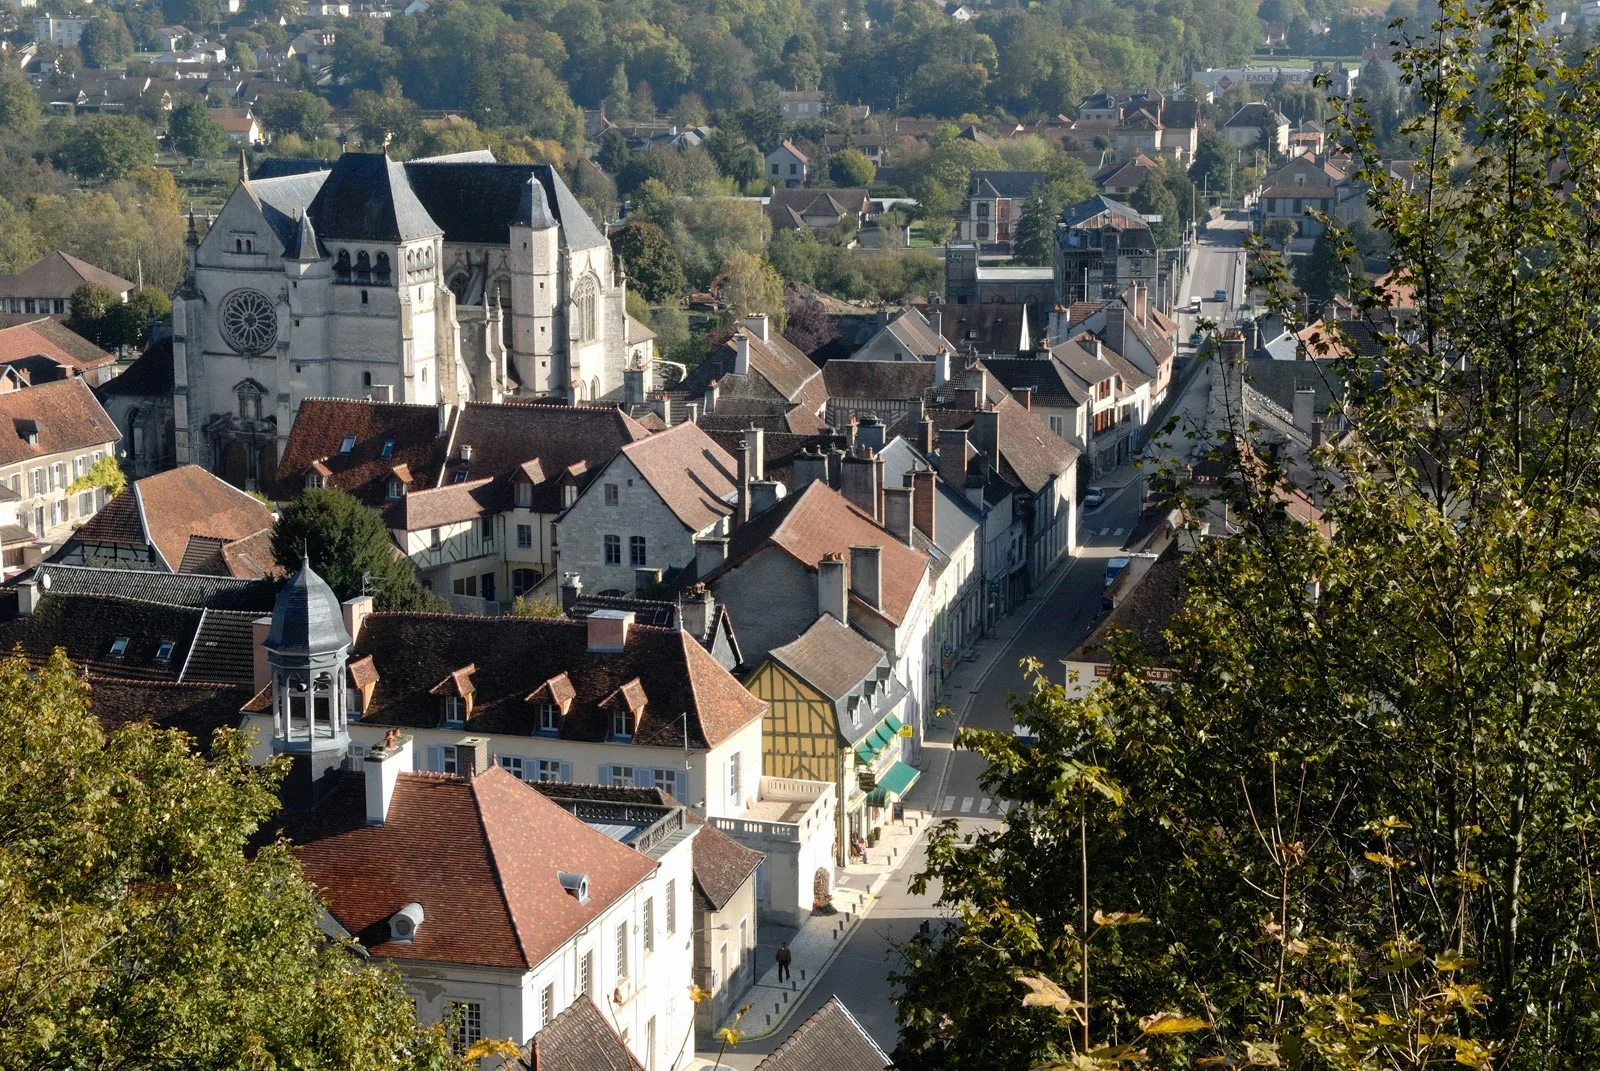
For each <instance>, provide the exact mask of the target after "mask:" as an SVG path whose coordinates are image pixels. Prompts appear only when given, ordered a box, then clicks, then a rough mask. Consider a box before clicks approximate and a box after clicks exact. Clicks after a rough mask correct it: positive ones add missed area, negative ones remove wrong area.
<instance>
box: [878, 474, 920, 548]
mask: <svg viewBox="0 0 1600 1071" xmlns="http://www.w3.org/2000/svg"><path fill="white" fill-rule="evenodd" d="M912 494H913V491H912V489H911V488H909V487H885V488H884V489H883V526H884V527H885V528H887V529H888V530H889V534H890V535H892V536H894V537H895V538H896V539H898V540H899V541H900V542H902V543H904V544H905V545H906V546H908V547H909V546H910V545H911V496H912Z"/></svg>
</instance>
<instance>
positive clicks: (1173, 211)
mask: <svg viewBox="0 0 1600 1071" xmlns="http://www.w3.org/2000/svg"><path fill="white" fill-rule="evenodd" d="M1129 203H1130V204H1132V205H1133V207H1134V208H1136V209H1138V210H1139V211H1140V212H1142V213H1143V214H1144V215H1146V216H1160V217H1161V218H1160V220H1159V221H1158V222H1155V223H1152V224H1150V233H1151V234H1152V235H1154V236H1155V240H1156V246H1157V247H1158V248H1161V249H1170V248H1172V247H1173V246H1175V245H1177V244H1178V239H1179V238H1180V237H1182V231H1181V225H1180V223H1179V221H1178V202H1177V199H1176V198H1174V197H1173V196H1172V191H1171V190H1169V189H1168V188H1167V184H1166V183H1165V182H1163V181H1161V176H1160V175H1151V176H1149V177H1148V178H1146V179H1145V180H1144V182H1142V183H1141V184H1140V185H1139V188H1138V189H1137V190H1134V191H1133V197H1132V198H1131V199H1130V202H1129Z"/></svg>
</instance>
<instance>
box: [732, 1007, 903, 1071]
mask: <svg viewBox="0 0 1600 1071" xmlns="http://www.w3.org/2000/svg"><path fill="white" fill-rule="evenodd" d="M889 1066H890V1063H889V1057H888V1055H887V1054H885V1053H884V1051H883V1050H882V1049H881V1048H879V1047H878V1043H877V1042H875V1041H873V1040H872V1037H871V1035H869V1034H868V1033H867V1031H866V1029H865V1028H863V1027H862V1025H861V1024H860V1023H859V1022H857V1021H856V1017H855V1016H853V1015H851V1014H850V1010H849V1009H848V1008H846V1007H845V1006H844V1003H843V1002H842V1001H840V1000H839V998H838V997H829V998H828V1002H827V1003H826V1004H824V1005H823V1006H822V1007H820V1008H818V1009H817V1010H816V1011H815V1012H813V1013H812V1014H811V1016H810V1017H809V1018H808V1019H806V1021H805V1022H803V1023H801V1024H800V1025H799V1026H798V1027H796V1028H795V1031H794V1033H793V1034H790V1035H789V1038H788V1040H786V1041H785V1042H784V1043H783V1044H782V1045H779V1046H778V1047H777V1048H776V1049H774V1050H772V1055H771V1056H768V1057H767V1058H766V1059H765V1060H762V1061H761V1062H760V1063H759V1064H757V1065H756V1071H884V1068H887V1067H889Z"/></svg>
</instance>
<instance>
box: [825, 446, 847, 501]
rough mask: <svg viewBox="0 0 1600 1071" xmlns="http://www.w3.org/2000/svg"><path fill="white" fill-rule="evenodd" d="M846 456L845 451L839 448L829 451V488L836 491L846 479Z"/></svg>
mask: <svg viewBox="0 0 1600 1071" xmlns="http://www.w3.org/2000/svg"><path fill="white" fill-rule="evenodd" d="M845 456H846V455H845V452H844V450H843V449H841V448H840V447H837V446H835V447H834V448H833V449H831V450H829V451H828V486H829V487H831V488H833V489H834V490H835V491H837V490H839V484H840V482H841V481H842V480H843V479H844V459H845Z"/></svg>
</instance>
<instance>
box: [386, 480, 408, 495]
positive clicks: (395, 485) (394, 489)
mask: <svg viewBox="0 0 1600 1071" xmlns="http://www.w3.org/2000/svg"><path fill="white" fill-rule="evenodd" d="M405 493H406V485H405V484H403V483H401V482H400V481H399V480H390V481H389V497H390V498H391V499H395V498H399V497H401V496H402V495H404V494H405Z"/></svg>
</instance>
